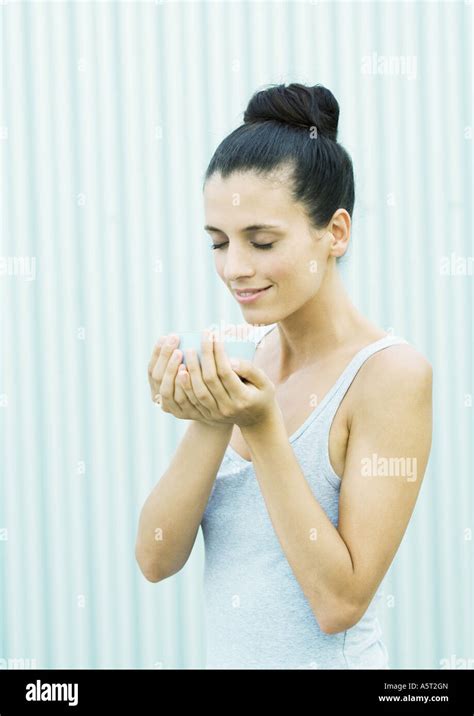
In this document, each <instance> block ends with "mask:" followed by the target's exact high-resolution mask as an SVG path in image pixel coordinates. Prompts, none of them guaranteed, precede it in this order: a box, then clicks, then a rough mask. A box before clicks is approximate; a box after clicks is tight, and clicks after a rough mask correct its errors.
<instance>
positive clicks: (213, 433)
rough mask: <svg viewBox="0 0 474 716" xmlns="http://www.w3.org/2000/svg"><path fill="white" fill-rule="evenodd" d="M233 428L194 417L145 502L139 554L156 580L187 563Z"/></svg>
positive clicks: (143, 568)
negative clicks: (168, 464)
mask: <svg viewBox="0 0 474 716" xmlns="http://www.w3.org/2000/svg"><path fill="white" fill-rule="evenodd" d="M232 429H233V426H232V425H221V426H210V425H206V424H205V423H202V422H198V421H192V422H191V424H190V425H189V428H188V430H187V431H186V433H185V434H184V436H183V439H182V441H181V443H180V444H179V446H178V449H177V451H176V453H175V455H174V456H173V459H172V461H171V463H170V466H169V467H168V469H167V471H166V472H165V473H164V474H163V476H162V477H161V479H160V480H159V482H158V483H157V484H156V485H155V487H154V488H153V490H152V491H151V493H150V495H149V496H148V498H147V500H146V502H145V504H144V505H143V508H142V511H141V513H140V520H139V526H138V534H137V541H136V548H135V555H136V559H137V562H138V564H139V566H140V569H141V571H142V572H143V574H144V575H145V577H146V578H147V579H148V580H149V581H150V582H158V581H160V580H162V579H166V578H167V577H170V576H172V575H173V574H176V572H179V570H180V569H182V567H183V566H184V565H185V564H186V561H187V559H188V557H189V555H190V554H191V550H192V548H193V545H194V542H195V539H196V535H197V533H198V529H199V525H200V523H201V520H202V516H203V514H204V510H205V509H206V505H207V502H208V500H209V495H210V493H211V490H212V486H213V484H214V480H215V477H216V475H217V471H218V470H219V467H220V464H221V462H222V459H223V457H224V453H225V451H226V448H227V445H228V443H229V441H230V438H231V435H232Z"/></svg>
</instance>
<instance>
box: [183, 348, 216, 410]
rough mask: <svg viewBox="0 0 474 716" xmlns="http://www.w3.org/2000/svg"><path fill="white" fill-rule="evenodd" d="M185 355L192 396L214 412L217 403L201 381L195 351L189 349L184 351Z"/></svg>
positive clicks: (199, 367)
mask: <svg viewBox="0 0 474 716" xmlns="http://www.w3.org/2000/svg"><path fill="white" fill-rule="evenodd" d="M185 355H186V365H187V367H188V372H189V377H190V380H191V388H192V389H193V392H194V395H195V396H196V398H197V399H198V401H199V402H200V403H202V405H204V406H205V407H206V408H207V409H208V410H216V409H217V403H216V401H215V399H214V397H213V395H212V394H211V393H210V392H209V389H208V387H207V385H206V384H205V382H204V380H203V377H202V373H201V366H200V365H199V359H198V357H197V354H196V351H195V350H194V349H192V348H189V349H188V350H186V351H185Z"/></svg>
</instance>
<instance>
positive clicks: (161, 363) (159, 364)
mask: <svg viewBox="0 0 474 716" xmlns="http://www.w3.org/2000/svg"><path fill="white" fill-rule="evenodd" d="M172 338H174V342H172V341H171V339H172ZM170 341H171V342H170ZM178 345H179V336H177V335H176V334H175V333H173V334H171V336H167V339H166V341H165V342H164V343H163V345H162V346H161V349H160V353H159V355H158V360H157V361H156V363H155V367H154V368H153V371H152V374H151V377H152V378H153V380H155V381H156V382H157V383H158V385H159V386H160V387H161V385H160V384H161V382H162V380H163V376H164V374H165V371H166V367H167V365H168V361H169V359H170V358H171V355H172V353H173V351H174V350H175V349H176V348H177V347H178ZM160 393H161V390H160Z"/></svg>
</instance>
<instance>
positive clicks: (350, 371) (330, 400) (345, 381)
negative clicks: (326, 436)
mask: <svg viewBox="0 0 474 716" xmlns="http://www.w3.org/2000/svg"><path fill="white" fill-rule="evenodd" d="M401 343H406V344H408V341H407V340H405V338H402V337H401V336H384V337H383V338H380V339H379V340H378V341H375V342H374V343H369V345H367V346H364V348H361V350H360V351H358V352H357V353H356V354H355V356H354V357H353V358H352V360H351V361H350V362H349V363H348V365H347V366H346V367H345V369H344V370H343V372H342V373H341V375H340V376H339V378H338V379H337V381H336V382H335V384H334V385H333V387H332V388H331V389H330V391H329V392H328V393H327V394H326V396H325V397H324V398H323V401H322V402H323V403H324V410H323V411H322V415H321V421H322V422H324V423H326V424H327V425H328V428H329V427H330V425H331V423H332V420H333V418H334V415H335V414H336V411H337V409H338V407H339V405H340V404H341V402H342V399H343V398H344V396H345V394H346V393H347V391H348V389H349V387H350V385H351V383H352V381H353V380H354V378H355V376H356V375H357V373H358V371H359V370H360V368H361V367H362V366H363V364H364V363H365V361H366V360H367V359H368V358H370V356H372V355H374V353H377V352H378V351H381V350H383V349H384V348H388V347H389V346H395V345H399V344H401ZM321 407H322V406H321ZM319 424H321V423H319Z"/></svg>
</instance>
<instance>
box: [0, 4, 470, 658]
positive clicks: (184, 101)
mask: <svg viewBox="0 0 474 716" xmlns="http://www.w3.org/2000/svg"><path fill="white" fill-rule="evenodd" d="M472 13H473V5H472V3H471V2H391V3H385V2H333V3H329V2H322V1H321V2H158V1H157V2H128V3H127V2H124V3H118V2H116V3H112V2H97V3H90V2H84V3H83V2H74V3H73V2H48V3H46V2H23V3H17V2H10V1H8V2H2V3H1V4H0V18H1V23H2V90H1V102H2V107H1V120H0V125H1V135H0V137H1V138H0V142H1V149H2V186H1V190H2V235H1V242H2V243H1V251H0V254H1V256H2V257H4V258H5V257H17V258H18V257H30V258H34V259H35V266H34V269H35V271H34V274H30V275H28V274H27V272H26V271H25V270H23V271H21V270H20V271H19V272H15V271H13V270H11V269H10V270H8V269H6V270H5V269H4V270H2V275H1V276H0V291H1V294H0V301H1V302H0V307H1V324H2V325H1V329H2V333H1V342H2V353H1V373H0V420H1V433H0V440H1V454H0V459H1V462H0V470H1V480H0V564H1V583H0V587H1V588H0V599H1V601H0V619H1V622H0V626H1V631H0V659H34V660H36V661H35V662H34V663H35V664H36V665H37V666H38V667H46V668H61V667H65V668H83V667H84V668H123V667H137V668H153V667H156V668H173V667H175V668H176V667H177V668H191V667H192V668H195V667H201V666H202V665H203V657H204V644H203V627H202V618H203V616H202V591H201V576H202V568H203V544H202V535H201V533H199V538H198V541H197V543H196V546H195V549H194V551H193V554H192V556H191V558H190V560H189V561H188V564H187V565H186V567H185V568H184V570H183V571H182V572H181V573H179V574H178V575H176V576H175V577H173V578H171V579H169V580H167V581H166V582H164V583H161V584H156V585H152V584H149V583H147V582H146V581H145V579H144V578H143V577H142V576H141V574H140V572H139V570H138V567H137V565H136V563H135V559H134V541H135V533H136V526H137V520H138V514H139V510H140V508H141V506H142V504H143V501H144V500H145V498H146V496H147V494H148V493H149V491H150V490H151V488H152V486H153V485H154V484H155V482H156V481H157V479H158V477H159V476H160V475H161V474H162V472H163V471H164V470H165V469H166V467H167V464H168V462H169V459H170V457H171V456H172V454H173V452H174V451H175V449H176V446H177V443H178V441H179V438H180V436H181V435H182V434H183V433H184V430H185V428H186V424H185V423H182V422H181V423H180V422H179V421H175V420H174V419H173V418H172V417H171V416H168V415H164V414H161V413H160V412H159V409H157V408H156V407H155V406H154V405H153V404H152V403H151V401H150V397H149V390H148V383H147V364H148V360H149V357H150V354H151V350H152V347H153V344H154V342H155V341H156V339H157V337H158V336H159V335H161V334H162V333H166V332H170V331H176V330H180V329H181V330H183V329H184V330H185V329H189V328H200V327H203V326H204V325H206V324H208V323H210V322H214V321H220V320H221V319H224V320H227V321H240V320H242V318H241V314H240V310H239V308H238V306H237V305H236V304H235V303H234V302H233V300H232V298H231V297H230V295H229V294H228V293H227V290H226V289H225V287H224V286H223V285H222V284H221V283H220V281H219V279H218V277H217V275H216V274H215V270H214V264H213V260H212V256H211V255H210V254H211V252H210V251H209V250H208V244H209V242H208V240H207V237H205V235H204V232H203V230H202V225H203V218H204V217H203V208H202V195H201V182H202V177H203V174H204V171H205V169H206V167H207V163H208V161H209V160H210V158H211V155H212V152H213V150H214V149H215V148H216V146H217V144H218V142H219V141H220V140H221V139H222V138H223V137H224V136H225V135H226V134H227V133H228V132H230V131H231V130H232V129H233V128H235V127H236V126H237V125H238V124H240V123H241V120H242V112H243V110H244V109H245V106H246V104H247V101H248V99H249V98H250V96H251V94H252V93H253V92H254V91H255V90H256V89H258V88H260V87H261V86H263V85H266V84H268V83H273V82H292V81H297V82H304V83H307V84H315V83H322V84H324V85H326V86H327V87H329V88H330V89H331V90H332V91H333V93H334V94H335V96H336V97H337V99H338V101H339V103H340V106H341V121H340V133H339V139H340V141H341V142H342V143H343V144H344V145H345V146H346V148H347V149H348V151H349V152H350V153H351V155H352V158H353V161H354V168H355V174H356V208H355V214H354V221H353V233H352V244H353V245H352V247H351V250H350V252H349V260H348V261H347V263H346V264H345V265H344V267H343V268H341V270H342V272H343V276H344V280H345V282H346V284H347V287H348V289H349V291H350V293H351V296H352V297H353V300H354V302H355V304H356V305H357V306H358V307H359V308H360V310H361V311H362V312H363V313H365V314H366V315H367V316H368V317H369V318H370V319H371V320H373V321H375V322H376V323H377V324H378V325H380V326H381V327H383V328H384V329H386V330H387V329H388V328H389V327H392V328H393V331H394V332H395V333H396V334H397V335H402V336H404V337H405V338H406V339H407V340H409V341H410V342H411V343H413V344H414V345H415V346H416V347H417V348H418V349H419V350H420V351H421V352H422V353H424V354H425V355H426V356H427V357H428V359H429V360H430V362H431V363H432V365H433V368H434V379H435V385H434V434H433V447H432V452H431V458H430V462H429V466H428V470H427V474H426V478H425V483H424V486H423V488H422V492H421V496H420V499H419V502H418V505H417V507H416V510H415V513H414V517H413V519H412V521H411V523H410V526H409V528H408V531H407V533H406V535H405V538H404V540H403V542H402V545H401V547H400V549H399V552H398V554H397V556H396V560H395V563H394V565H393V567H392V568H391V570H390V574H389V578H388V580H387V591H386V594H385V605H384V608H383V614H382V616H383V621H384V629H385V635H386V640H387V642H388V646H389V649H390V654H391V666H392V667H394V668H397V667H398V668H428V667H434V668H439V667H440V666H442V665H443V663H444V662H443V661H442V660H443V659H451V657H452V655H454V656H455V658H461V659H462V658H464V659H468V658H473V657H474V646H473V631H472V613H473V581H472V577H473V570H472V544H473V542H472V539H471V530H472V529H473V527H474V525H473V492H472V478H473V474H472V473H473V471H472V436H473V430H472V428H473V423H472V407H471V406H472V390H473V386H472V378H473V375H472V372H473V371H472V365H473V362H472V359H473V355H472V347H473V344H472V281H473V279H472V264H471V274H470V275H461V274H460V272H459V270H458V271H455V272H452V271H451V272H450V273H448V275H444V274H443V271H442V268H441V267H442V261H443V257H451V255H454V257H458V258H459V260H460V262H461V263H460V264H459V265H460V266H461V265H462V260H463V259H466V258H467V257H468V256H469V255H471V256H472V253H473V251H472V221H471V219H472V211H471V206H470V199H471V193H472V139H471V136H472V66H471V62H472ZM367 56H369V57H371V58H374V57H375V58H378V59H379V60H380V59H383V58H384V57H385V58H389V57H398V58H402V60H403V61H405V62H407V61H408V63H411V64H407V65H406V66H405V71H404V72H402V73H400V74H394V73H393V72H392V73H390V72H389V73H377V72H372V73H369V74H368V73H364V71H363V62H364V59H363V58H364V57H367ZM5 265H6V264H4V266H5ZM25 266H27V264H25ZM30 279H31V280H30Z"/></svg>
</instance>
